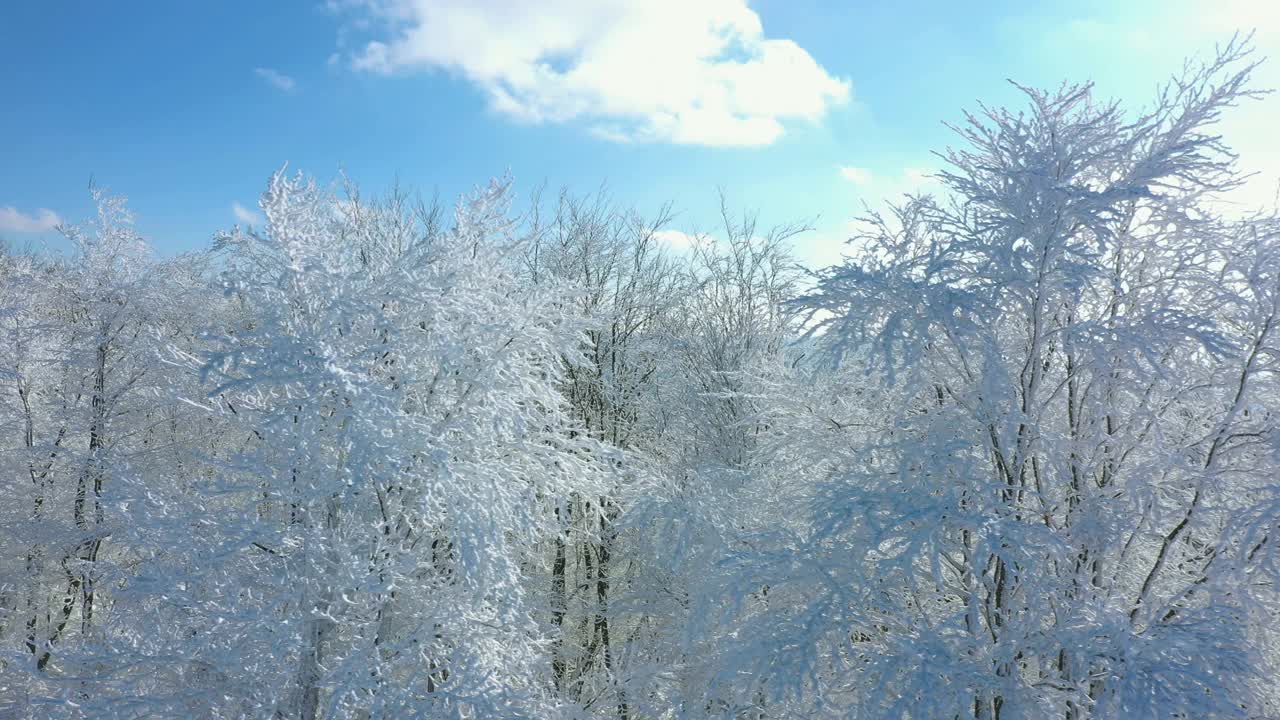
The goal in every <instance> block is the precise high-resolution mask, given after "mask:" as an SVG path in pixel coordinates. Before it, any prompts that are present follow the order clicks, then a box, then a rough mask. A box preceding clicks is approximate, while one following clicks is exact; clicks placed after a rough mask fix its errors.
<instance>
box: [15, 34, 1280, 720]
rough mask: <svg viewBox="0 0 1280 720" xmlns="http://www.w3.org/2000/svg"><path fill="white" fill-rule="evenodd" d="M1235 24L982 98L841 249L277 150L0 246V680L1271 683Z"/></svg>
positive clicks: (1087, 694) (967, 694)
mask: <svg viewBox="0 0 1280 720" xmlns="http://www.w3.org/2000/svg"><path fill="white" fill-rule="evenodd" d="M1249 63H1250V60H1249V57H1248V54H1247V52H1244V50H1243V49H1242V48H1241V47H1240V46H1239V45H1238V44H1233V45H1230V46H1228V47H1226V48H1225V49H1223V50H1222V51H1221V52H1220V53H1219V55H1218V56H1217V58H1216V59H1215V60H1214V61H1212V62H1209V63H1207V64H1205V65H1203V66H1201V65H1189V66H1188V67H1187V68H1186V70H1185V71H1184V73H1183V74H1182V75H1181V76H1179V78H1178V79H1176V80H1174V81H1173V82H1171V83H1170V84H1169V85H1168V86H1167V87H1166V88H1164V89H1163V90H1162V91H1161V92H1160V93H1159V95H1158V96H1157V98H1156V102H1155V103H1154V105H1153V106H1152V107H1151V108H1150V109H1149V110H1148V111H1146V112H1144V113H1141V114H1138V115H1136V116H1135V115H1131V114H1129V113H1126V112H1125V111H1124V110H1123V109H1122V108H1121V107H1120V106H1119V105H1116V104H1112V103H1102V102H1099V101H1098V100H1097V99H1095V98H1094V96H1093V93H1092V89H1091V87H1090V86H1087V85H1084V86H1064V87H1062V88H1060V89H1058V90H1056V91H1053V92H1042V91H1038V90H1031V89H1026V90H1025V96H1026V99H1027V104H1026V107H1025V108H1024V109H1023V110H1021V111H1011V110H1004V109H985V108H984V109H983V110H982V112H981V113H976V114H973V115H969V116H967V117H966V122H965V123H964V124H963V125H962V126H960V127H957V128H956V131H957V134H958V137H959V138H960V140H961V142H962V145H961V146H960V147H959V148H957V149H954V150H948V151H946V152H945V153H943V154H942V158H943V159H944V160H945V161H946V164H947V169H946V170H944V171H943V172H942V173H941V174H940V180H941V183H942V185H943V187H944V188H945V189H944V191H943V192H941V193H939V194H937V195H936V196H919V197H911V198H908V199H907V200H906V201H905V202H904V203H902V204H901V205H897V206H894V207H893V208H891V210H889V211H887V212H885V213H882V214H872V215H870V216H868V217H867V218H865V220H864V221H863V222H862V223H861V224H860V225H859V227H860V228H861V230H860V231H859V232H858V234H857V235H856V236H855V237H854V238H853V239H852V240H851V241H850V243H849V246H848V255H847V256H846V258H845V260H844V262H843V263H842V264H841V265H838V266H835V267H830V268H826V269H823V270H818V271H814V272H807V271H804V270H802V269H800V268H798V267H797V266H796V265H795V264H794V263H793V262H792V261H791V259H790V258H789V255H788V250H787V248H788V246H789V242H790V241H791V239H792V238H793V236H796V235H797V234H798V233H799V232H801V231H802V230H803V228H800V227H791V226H783V227H779V228H775V229H773V230H770V231H766V230H763V229H761V228H758V227H757V225H756V223H755V220H754V218H752V217H747V218H745V219H743V220H737V219H735V218H734V217H733V216H732V215H731V214H730V213H728V212H725V213H724V219H725V222H724V227H723V230H722V232H720V233H718V234H716V236H714V237H713V236H711V235H708V236H704V237H702V238H701V239H700V240H698V241H697V242H695V243H694V244H693V245H692V246H691V247H690V248H688V249H687V250H681V251H675V250H673V249H671V248H670V247H668V246H666V245H664V244H663V242H662V237H663V234H662V233H661V230H662V228H663V226H664V225H665V224H666V223H668V222H669V221H670V212H668V211H663V212H661V213H659V214H658V216H656V217H649V218H646V217H643V216H641V215H639V214H637V213H635V212H631V211H625V210H621V209H619V208H617V207H616V206H614V205H612V204H611V203H610V202H608V201H607V200H606V199H604V198H602V197H594V198H587V199H583V198H578V197H574V196H572V195H569V194H563V195H561V196H560V197H558V198H555V199H552V200H551V201H550V202H546V201H544V200H542V199H536V200H535V202H534V203H533V204H532V209H531V210H530V211H528V212H523V213H516V212H513V209H512V206H511V202H510V198H509V194H510V193H509V186H508V183H506V182H505V181H500V182H494V183H492V184H490V185H489V186H487V187H484V188H481V189H479V190H477V191H476V192H475V193H473V194H472V195H471V196H469V197H467V198H465V199H463V200H462V201H460V202H459V203H458V204H457V206H456V208H455V209H454V211H453V215H452V218H449V217H448V215H447V213H446V212H445V211H443V210H442V209H441V208H439V207H429V206H424V205H422V204H420V203H415V202H413V201H411V199H410V198H409V197H407V196H405V195H403V194H401V193H398V192H396V193H392V195H391V196H390V197H388V198H384V199H380V200H369V199H366V198H363V197H361V196H360V194H359V193H358V192H357V191H356V190H355V189H354V188H347V191H346V193H345V194H344V195H343V196H341V197H340V196H339V195H338V194H337V193H335V192H334V191H332V190H330V189H326V188H323V187H319V186H317V185H315V184H314V183H313V182H310V181H308V180H307V179H306V178H304V177H302V176H290V175H286V174H285V173H284V172H283V171H282V172H280V173H277V174H276V175H275V176H274V177H273V178H272V179H271V181H270V183H269V186H268V188H267V190H266V192H265V193H264V194H263V196H262V200H261V208H262V211H263V215H264V218H265V222H264V223H263V224H262V227H260V228H236V229H234V230H233V231H231V232H229V233H226V234H224V235H222V236H220V237H219V238H217V240H216V242H215V243H214V244H213V246H211V247H210V248H209V249H207V250H205V251H202V252H199V253H194V254H190V255H185V256H180V257H173V258H166V259H157V258H155V257H153V256H152V255H151V254H150V253H149V251H148V249H147V247H146V245H145V243H144V242H143V241H142V240H141V238H140V237H139V236H138V235H137V233H136V232H135V231H134V230H133V229H132V225H131V221H130V218H129V215H128V213H127V211H126V210H125V207H124V204H123V202H122V201H121V200H120V199H117V198H114V197H112V196H108V195H104V194H96V195H95V199H96V201H97V206H98V215H97V217H96V218H94V219H93V220H92V221H91V222H89V223H86V224H85V225H83V226H76V227H66V228H64V232H65V233H66V235H67V236H68V238H69V239H70V241H71V242H72V243H73V245H74V252H72V253H71V254H69V255H66V256H61V257H59V256H50V255H45V254H38V253H19V252H13V251H10V252H7V253H5V254H2V255H0V717H16V718H27V717H31V718H44V717H67V718H148V717H173V718H206V717H207V718H281V719H284V718H288V719H291V720H292V719H294V718H299V719H303V720H315V719H316V718H331V719H335V720H336V719H338V718H352V719H370V718H400V717H423V718H458V719H475V720H488V719H501V718H511V719H516V718H529V719H535V718H536V719H542V718H583V719H586V718H616V719H618V720H643V719H647V718H707V719H709V718H734V719H740V720H746V719H751V720H761V719H764V718H830V717H847V718H910V719H912V720H923V719H933V718H972V719H974V720H998V719H1000V718H1004V719H1005V720H1012V719H1017V718H1051V717H1057V718H1064V719H1065V720H1084V719H1085V718H1185V719H1187V720H1191V719H1198V718H1242V719H1244V718H1253V719H1257V718H1269V717H1277V716H1280V689H1278V687H1280V685H1277V683H1276V677H1280V629H1278V628H1280V625H1278V624H1277V620H1280V593H1277V591H1276V586H1275V583H1276V581H1277V579H1280V577H1278V576H1280V551H1278V550H1277V545H1278V544H1280V536H1278V534H1280V430H1278V428H1277V424H1278V421H1280V220H1277V219H1276V218H1275V217H1273V216H1261V215H1253V216H1248V217H1239V216H1238V215H1231V214H1225V213H1224V212H1223V211H1222V208H1223V207H1225V206H1224V204H1223V202H1222V195H1223V193H1224V192H1226V191H1229V190H1231V189H1232V188H1233V187H1234V186H1235V185H1236V184H1238V183H1239V182H1240V180H1241V178H1240V176H1239V175H1238V174H1237V172H1236V170H1235V168H1234V159H1235V158H1234V156H1233V155H1232V154H1231V152H1230V150H1229V149H1228V148H1227V147H1226V146H1225V145H1224V144H1223V143H1222V141H1221V139H1220V138H1219V137H1217V136H1216V135H1214V134H1213V132H1212V130H1213V125H1214V123H1215V121H1216V120H1217V119H1218V117H1219V115H1220V114H1221V113H1222V112H1223V111H1224V110H1225V109H1227V108H1229V107H1230V106H1232V105H1233V104H1235V103H1236V102H1237V101H1239V100H1241V99H1245V98H1248V97H1249V96H1250V95H1251V91H1250V90H1248V85H1247V79H1248V76H1249V73H1250V70H1251V69H1252V66H1251V65H1250V64H1249Z"/></svg>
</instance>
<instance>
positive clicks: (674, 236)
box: [653, 230, 705, 250]
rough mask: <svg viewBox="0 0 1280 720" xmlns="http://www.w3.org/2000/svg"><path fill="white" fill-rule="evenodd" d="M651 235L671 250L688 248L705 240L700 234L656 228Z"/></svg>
mask: <svg viewBox="0 0 1280 720" xmlns="http://www.w3.org/2000/svg"><path fill="white" fill-rule="evenodd" d="M653 237H654V238H655V239H657V240H658V241H659V242H663V243H666V245H667V246H668V247H670V248H671V249H673V250H688V249H690V248H692V247H693V246H695V245H697V244H698V243H700V242H703V241H704V240H705V238H704V237H703V236H702V235H691V234H689V233H686V232H681V231H679V230H658V231H656V232H654V233H653Z"/></svg>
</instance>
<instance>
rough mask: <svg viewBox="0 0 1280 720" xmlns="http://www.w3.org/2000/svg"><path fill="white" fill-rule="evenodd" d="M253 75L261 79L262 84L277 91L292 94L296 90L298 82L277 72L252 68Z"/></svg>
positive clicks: (269, 69)
mask: <svg viewBox="0 0 1280 720" xmlns="http://www.w3.org/2000/svg"><path fill="white" fill-rule="evenodd" d="M253 74H254V75H257V76H258V77H259V78H261V79H262V81H263V82H265V83H267V84H268V85H271V86H272V87H274V88H276V89H277V90H283V91H285V92H293V91H294V90H296V89H297V88H298V82H297V81H296V80H294V79H293V78H291V77H289V76H288V75H285V74H284V73H282V72H280V71H279V70H273V69H271V68H261V67H260V68H254V69H253Z"/></svg>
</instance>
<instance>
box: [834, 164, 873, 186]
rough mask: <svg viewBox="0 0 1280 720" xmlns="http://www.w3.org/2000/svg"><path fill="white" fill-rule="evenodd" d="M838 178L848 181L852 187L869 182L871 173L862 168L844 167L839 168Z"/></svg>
mask: <svg viewBox="0 0 1280 720" xmlns="http://www.w3.org/2000/svg"><path fill="white" fill-rule="evenodd" d="M840 177H842V178H844V179H845V180H848V181H849V182H851V183H853V184H854V185H866V184H867V183H869V182H871V171H870V170H868V169H866V168H862V167H850V166H848V165H846V166H844V167H842V168H840Z"/></svg>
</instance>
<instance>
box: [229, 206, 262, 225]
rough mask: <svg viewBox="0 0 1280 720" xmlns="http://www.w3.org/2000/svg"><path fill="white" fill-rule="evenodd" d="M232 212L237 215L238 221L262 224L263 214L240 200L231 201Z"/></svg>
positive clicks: (248, 223) (246, 223)
mask: <svg viewBox="0 0 1280 720" xmlns="http://www.w3.org/2000/svg"><path fill="white" fill-rule="evenodd" d="M231 214H232V215H235V216H236V222H241V223H244V224H245V225H261V224H262V214H261V213H257V212H254V211H253V210H250V209H249V208H247V207H245V206H243V205H241V204H240V203H238V202H233V203H231Z"/></svg>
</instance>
